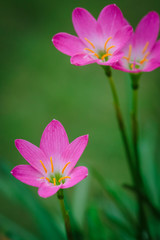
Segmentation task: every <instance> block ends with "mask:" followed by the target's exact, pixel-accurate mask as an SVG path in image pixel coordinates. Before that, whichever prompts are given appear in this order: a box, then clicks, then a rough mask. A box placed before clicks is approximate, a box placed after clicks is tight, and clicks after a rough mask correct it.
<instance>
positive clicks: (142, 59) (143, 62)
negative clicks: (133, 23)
mask: <svg viewBox="0 0 160 240" xmlns="http://www.w3.org/2000/svg"><path fill="white" fill-rule="evenodd" d="M159 26H160V21H159V15H158V13H156V12H150V13H148V14H147V15H146V16H145V17H144V18H142V20H141V21H140V23H139V24H138V26H137V28H136V31H135V33H134V34H133V36H132V37H131V39H130V40H129V42H128V43H127V45H126V46H125V47H124V48H123V50H122V51H123V58H122V59H121V60H120V61H119V62H118V63H116V64H114V65H113V67H114V68H115V69H119V70H122V71H125V72H131V73H138V72H150V71H153V70H154V69H155V68H158V67H159V66H160V40H158V41H157V42H156V39H157V37H158V33H159Z"/></svg>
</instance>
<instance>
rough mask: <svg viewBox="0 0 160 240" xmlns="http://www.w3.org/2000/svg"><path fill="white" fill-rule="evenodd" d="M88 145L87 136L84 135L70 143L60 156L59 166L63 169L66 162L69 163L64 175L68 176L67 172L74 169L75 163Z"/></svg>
mask: <svg viewBox="0 0 160 240" xmlns="http://www.w3.org/2000/svg"><path fill="white" fill-rule="evenodd" d="M87 144H88V135H84V136H81V137H78V138H76V139H75V140H74V141H73V142H71V143H70V144H69V145H68V146H67V148H66V149H65V150H64V152H63V154H62V156H61V165H62V166H63V167H64V166H65V164H66V163H67V162H70V164H69V165H68V167H67V168H66V170H65V172H64V174H69V172H70V171H71V170H72V169H73V168H74V166H75V165H76V163H77V161H78V160H79V158H80V157H81V155H82V153H83V151H84V149H85V148H86V146H87Z"/></svg>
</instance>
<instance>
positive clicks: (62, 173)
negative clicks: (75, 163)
mask: <svg viewBox="0 0 160 240" xmlns="http://www.w3.org/2000/svg"><path fill="white" fill-rule="evenodd" d="M68 164H70V162H68V163H66V165H65V166H64V168H63V169H62V174H63V173H64V170H65V169H66V167H67V166H68Z"/></svg>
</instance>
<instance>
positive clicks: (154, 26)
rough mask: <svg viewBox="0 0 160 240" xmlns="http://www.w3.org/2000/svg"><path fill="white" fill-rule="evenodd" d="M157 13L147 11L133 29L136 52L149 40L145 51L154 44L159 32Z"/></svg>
mask: <svg viewBox="0 0 160 240" xmlns="http://www.w3.org/2000/svg"><path fill="white" fill-rule="evenodd" d="M159 24H160V23H159V15H158V13H156V12H149V13H148V14H147V15H146V16H145V17H143V18H142V20H141V21H140V23H139V24H138V26H137V28H136V31H135V44H136V50H137V54H138V52H139V51H142V50H143V49H144V47H145V45H146V43H147V42H149V45H148V48H147V51H150V49H151V48H152V47H153V45H154V44H155V41H156V39H157V37H158V32H159Z"/></svg>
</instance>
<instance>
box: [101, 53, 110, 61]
mask: <svg viewBox="0 0 160 240" xmlns="http://www.w3.org/2000/svg"><path fill="white" fill-rule="evenodd" d="M108 56H112V54H111V53H106V54H104V55H103V56H102V57H101V59H102V60H104V59H105V57H108Z"/></svg>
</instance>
